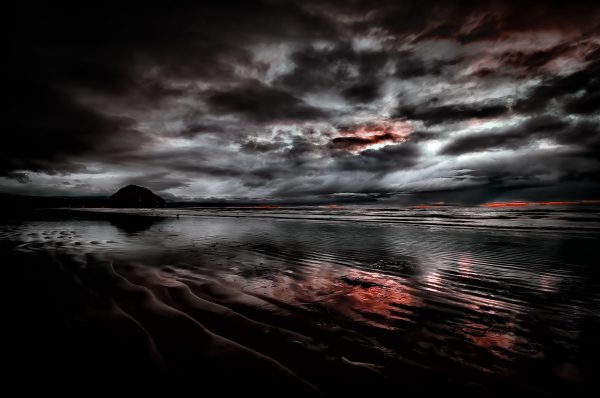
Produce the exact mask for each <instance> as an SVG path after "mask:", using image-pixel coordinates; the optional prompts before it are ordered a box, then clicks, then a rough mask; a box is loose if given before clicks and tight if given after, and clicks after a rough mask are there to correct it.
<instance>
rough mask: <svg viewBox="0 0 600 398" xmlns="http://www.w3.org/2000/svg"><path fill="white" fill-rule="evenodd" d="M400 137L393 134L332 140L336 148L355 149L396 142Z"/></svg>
mask: <svg viewBox="0 0 600 398" xmlns="http://www.w3.org/2000/svg"><path fill="white" fill-rule="evenodd" d="M396 140H398V137H397V136H395V135H394V134H391V133H383V134H375V135H372V136H369V137H352V136H350V137H336V138H334V139H332V140H331V144H332V146H333V147H334V148H339V149H355V148H362V147H365V146H368V145H374V144H380V143H383V142H389V141H396Z"/></svg>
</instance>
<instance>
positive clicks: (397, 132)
mask: <svg viewBox="0 0 600 398" xmlns="http://www.w3.org/2000/svg"><path fill="white" fill-rule="evenodd" d="M338 133H339V134H340V136H339V137H336V138H334V139H332V140H331V143H332V144H333V146H335V147H337V148H340V149H346V150H350V151H361V150H363V149H365V148H368V147H370V146H372V145H377V144H382V143H397V142H402V141H405V140H406V138H407V137H408V136H409V135H410V133H412V127H411V125H410V124H409V123H407V122H405V121H395V122H390V121H383V122H378V123H371V124H365V125H362V126H357V127H354V128H349V129H344V130H340V131H339V132H338Z"/></svg>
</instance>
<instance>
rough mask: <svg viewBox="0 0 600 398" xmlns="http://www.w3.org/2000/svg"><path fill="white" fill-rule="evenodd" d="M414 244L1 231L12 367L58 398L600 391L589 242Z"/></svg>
mask: <svg viewBox="0 0 600 398" xmlns="http://www.w3.org/2000/svg"><path fill="white" fill-rule="evenodd" d="M103 217H104V218H103ZM382 228H383V229H382ZM415 228H417V229H415ZM418 228H419V227H407V226H398V227H396V226H393V227H390V226H386V227H381V226H372V225H369V226H357V225H355V224H351V225H349V224H342V223H339V222H336V223H323V222H317V223H315V222H314V221H302V222H300V221H282V220H276V221H269V220H258V221H257V220H254V221H249V220H246V219H217V218H211V219H194V218H193V217H182V218H181V219H176V218H174V217H171V218H156V219H139V218H134V219H131V218H127V217H124V218H123V217H121V218H117V219H115V218H114V217H113V218H111V217H108V218H106V217H105V216H100V217H89V215H78V216H75V217H73V215H72V214H69V215H64V214H63V215H61V216H59V217H58V218H57V215H53V216H52V217H50V219H45V220H42V221H34V220H29V221H24V222H14V221H13V222H7V223H4V225H3V228H2V232H1V233H2V235H1V237H2V250H1V257H2V264H3V265H4V271H5V272H4V277H5V291H6V292H8V293H9V296H8V297H10V301H9V302H10V307H11V309H12V311H10V312H9V314H10V315H9V319H8V320H7V322H6V324H7V325H9V326H8V329H9V332H13V334H14V337H12V338H10V339H9V340H8V341H9V342H10V351H11V355H9V357H8V358H9V359H8V361H9V363H11V365H13V366H11V368H12V369H13V370H14V371H15V374H16V375H19V376H20V377H28V378H30V379H31V380H36V381H37V382H40V383H44V384H43V385H44V386H46V387H48V386H52V385H55V386H56V387H57V388H65V386H75V384H76V383H75V382H77V383H79V382H82V381H85V382H86V383H88V385H92V386H97V388H104V387H109V388H110V386H117V385H123V383H125V384H126V385H127V386H128V387H130V388H133V389H135V390H138V391H141V390H149V391H153V390H155V391H158V390H157V389H167V390H168V391H175V390H181V391H186V390H187V389H189V388H193V389H196V391H213V390H214V391H219V392H220V393H224V394H227V393H232V392H238V391H240V390H242V391H243V392H244V393H247V394H252V396H254V394H257V395H260V396H272V395H282V394H284V395H297V396H312V395H315V396H320V395H325V396H341V395H356V394H357V393H362V392H364V393H370V394H376V393H403V394H410V395H416V396H425V395H427V396H429V395H430V394H433V393H439V392H443V393H445V394H454V393H459V394H461V395H463V396H464V395H467V396H470V395H473V396H475V395H477V396H481V395H485V396H508V395H513V394H523V393H526V394H528V395H531V396H558V395H564V394H566V393H569V394H571V395H585V394H587V393H589V392H590V391H592V390H593V389H594V388H595V387H596V384H595V383H596V382H595V380H594V376H593V374H594V369H596V366H595V361H596V355H597V353H599V352H600V350H599V349H598V343H597V337H596V336H597V335H596V334H595V333H596V332H598V331H599V330H600V329H599V328H598V325H600V323H599V322H598V316H599V315H598V314H599V312H598V305H599V303H600V300H599V298H600V296H599V294H598V290H597V287H598V286H599V285H598V271H597V270H596V269H593V268H592V264H593V260H591V259H590V258H589V253H590V252H589V251H587V250H588V249H586V248H589V247H593V244H594V242H597V240H598V238H597V236H583V237H582V236H579V235H578V236H569V237H565V236H564V235H563V236H561V235H556V234H551V235H548V234H532V233H527V234H523V233H522V232H518V233H516V235H515V233H513V232H510V233H509V232H503V233H501V234H498V233H494V232H489V231H488V232H485V233H482V232H477V233H472V232H470V231H462V232H451V231H446V230H432V229H418ZM425 236H427V237H428V238H429V239H430V242H428V243H427V244H426V246H422V247H420V246H418V245H424V243H418V242H420V241H423V238H424V237H425ZM535 242H538V243H537V245H536V246H537V247H532V244H533V243H535ZM519 245H521V246H519ZM545 245H547V247H546V246H545ZM557 245H558V246H557ZM482 248H483V249H482ZM552 248H554V249H552ZM466 249H469V250H470V251H467V250H466ZM450 250H451V251H450ZM567 260H568V261H570V263H567ZM436 261H438V262H439V263H436ZM13 314H14V315H13ZM32 386H33V387H35V385H32Z"/></svg>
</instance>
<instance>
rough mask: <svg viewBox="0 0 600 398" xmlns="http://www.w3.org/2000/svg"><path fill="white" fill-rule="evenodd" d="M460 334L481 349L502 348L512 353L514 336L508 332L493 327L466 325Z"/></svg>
mask: <svg viewBox="0 0 600 398" xmlns="http://www.w3.org/2000/svg"><path fill="white" fill-rule="evenodd" d="M462 332H463V335H464V336H465V337H467V338H468V339H469V340H470V341H471V342H473V343H474V344H475V345H477V346H479V347H482V348H486V349H493V348H502V349H504V350H507V351H512V350H513V349H514V347H515V342H516V337H515V335H514V334H513V333H511V332H510V331H508V330H503V329H497V328H496V327H494V326H491V327H490V326H486V325H482V324H478V323H467V324H465V325H464V326H463V328H462Z"/></svg>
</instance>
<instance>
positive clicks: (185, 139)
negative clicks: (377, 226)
mask: <svg viewBox="0 0 600 398" xmlns="http://www.w3.org/2000/svg"><path fill="white" fill-rule="evenodd" d="M9 12H10V15H9V18H10V19H11V21H13V23H11V24H10V26H9V41H10V45H9V46H8V49H7V58H8V62H6V64H7V66H8V69H9V70H8V74H7V76H8V78H7V81H8V83H7V85H6V86H5V90H4V91H3V93H4V98H5V100H6V101H5V102H8V104H9V106H8V109H7V112H6V114H7V116H6V117H5V125H4V131H5V134H4V135H3V142H2V145H1V146H0V189H1V190H8V191H11V192H27V193H31V194H35V193H42V194H52V193H58V194H65V192H69V190H71V191H72V192H71V193H72V194H79V193H81V194H86V193H95V194H98V193H106V192H110V191H111V190H112V189H113V188H114V185H115V184H121V183H139V184H141V185H144V184H145V185H148V186H151V187H152V188H153V189H156V190H158V191H161V192H163V194H165V195H172V196H171V197H183V198H213V199H214V198H223V200H225V199H227V200H232V199H231V198H238V199H239V198H244V200H252V198H270V200H282V201H287V202H289V203H302V202H303V201H305V202H306V203H323V202H325V203H327V201H336V200H349V201H363V200H364V201H384V202H386V203H391V202H393V201H398V202H402V201H404V200H408V199H405V198H406V197H408V196H411V197H412V196H415V195H419V194H422V195H424V196H423V197H424V198H425V197H427V198H434V197H436V195H437V196H439V197H440V198H441V197H443V195H444V194H445V193H447V194H448V195H450V196H452V197H453V198H455V199H456V200H459V199H460V200H463V201H465V202H470V201H473V200H483V199H485V200H493V199H494V195H496V196H498V197H501V196H503V195H512V194H515V195H516V194H522V195H534V196H535V195H541V194H542V193H546V194H550V193H551V192H555V193H556V195H557V196H560V194H561V193H563V194H565V195H567V194H568V195H571V194H572V193H573V192H579V194H581V195H584V194H587V193H589V194H592V193H593V192H596V191H594V189H595V188H594V187H598V185H599V184H598V183H597V182H594V176H597V173H598V169H599V167H598V162H599V160H598V153H599V152H600V150H599V139H598V137H599V134H598V130H599V129H598V118H597V115H596V114H597V113H598V111H599V102H598V98H599V97H598V93H599V92H600V86H599V85H600V81H599V79H598V76H600V70H599V69H598V68H599V65H600V63H599V62H600V61H599V60H600V58H599V55H600V34H599V33H598V32H600V22H599V21H600V6H598V5H595V4H590V3H589V2H580V1H571V2H566V1H565V2H563V1H557V2H541V1H526V2H522V1H492V2H486V3H477V4H475V3H473V2H460V1H440V0H438V1H435V0H425V1H402V2H398V1H395V0H383V1H380V2H372V1H366V0H355V1H352V2H349V3H344V4H342V3H339V2H333V1H306V2H300V3H298V2H293V1H287V0H281V1H271V0H248V1H233V2H224V3H222V2H221V3H219V2H202V3H192V2H177V3H169V4H166V3H156V2H146V3H140V2H133V3H127V4H123V3H122V2H116V1H112V0H109V1H107V2H103V3H102V6H101V7H100V6H97V7H96V6H90V5H89V4H85V5H84V4H68V3H66V2H61V1H59V2H53V3H52V4H46V3H44V2H20V3H19V4H15V5H13V6H12V7H10V10H9ZM466 154H468V156H462V155H466ZM536 162H537V163H536ZM76 180H77V181H78V182H77V183H73V181H76ZM586 187H587V188H586ZM76 191H77V192H76ZM435 192H437V193H435ZM519 192H520V193H519ZM573 194H574V193H573ZM521 199H526V198H521ZM542 199H543V198H542ZM556 199H560V198H559V197H557V198H556ZM410 200H412V199H410ZM415 200H417V201H420V200H418V199H415ZM439 200H443V198H441V199H439Z"/></svg>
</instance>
